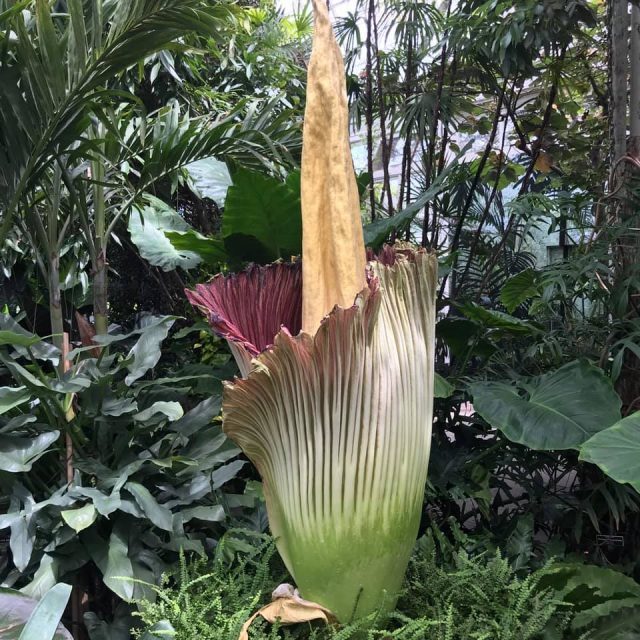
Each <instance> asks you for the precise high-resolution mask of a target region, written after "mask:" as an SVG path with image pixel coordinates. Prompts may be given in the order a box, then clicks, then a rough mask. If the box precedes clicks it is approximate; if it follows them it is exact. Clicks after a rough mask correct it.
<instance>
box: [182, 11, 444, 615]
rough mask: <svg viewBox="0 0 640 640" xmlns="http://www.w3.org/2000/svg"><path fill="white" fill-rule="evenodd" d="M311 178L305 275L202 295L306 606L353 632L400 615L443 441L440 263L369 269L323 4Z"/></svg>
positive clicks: (307, 138) (425, 257) (408, 255)
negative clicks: (436, 385) (389, 614)
mask: <svg viewBox="0 0 640 640" xmlns="http://www.w3.org/2000/svg"><path fill="white" fill-rule="evenodd" d="M314 10H315V16H316V23H315V25H316V28H315V34H314V45H313V52H312V55H311V61H310V63H309V76H308V90H307V104H306V112H305V122H304V132H303V156H302V171H301V201H302V227H303V242H302V266H301V267H300V264H299V263H292V264H284V263H274V264H272V265H269V266H266V267H263V268H257V267H250V268H249V269H248V270H246V271H244V272H243V273H240V274H238V275H232V276H229V277H224V276H217V277H216V278H214V279H213V280H212V281H211V282H210V283H208V284H206V285H199V286H198V287H197V288H196V290H195V291H191V292H188V296H189V299H190V300H191V302H192V304H194V306H196V307H198V308H199V309H201V310H202V311H203V312H204V313H205V314H206V315H207V317H208V318H209V320H210V322H211V324H212V326H213V327H214V329H215V330H216V331H217V332H218V333H219V334H220V335H222V336H223V337H225V338H227V339H228V341H229V344H230V346H231V350H232V352H233V353H234V355H235V356H236V359H237V361H238V364H239V366H240V369H241V372H242V375H243V379H241V380H235V381H234V382H233V383H229V384H227V386H226V388H225V396H224V405H223V412H224V430H225V432H226V433H227V434H228V435H229V436H230V437H231V438H232V439H233V440H234V441H235V442H236V443H237V444H238V445H239V446H240V447H241V448H242V450H243V451H244V452H245V453H246V454H247V456H248V457H249V458H250V459H251V461H252V462H253V463H254V464H255V466H256V467H257V469H258V471H259V472H260V475H261V476H262V479H263V482H264V494H265V498H266V503H267V510H268V513H269V524H270V527H271V531H272V533H273V535H274V537H275V539H276V544H277V547H278V550H279V552H280V555H281V556H282V559H283V560H284V563H285V564H286V566H287V568H288V570H289V571H290V573H291V575H292V576H293V578H294V580H295V582H296V584H297V586H298V587H299V589H300V592H301V594H302V596H303V597H304V598H305V599H307V600H312V601H314V602H318V603H320V604H321V605H323V606H324V607H326V608H328V609H330V610H331V611H332V612H333V613H334V614H335V615H336V616H337V618H338V619H339V620H341V621H342V622H349V621H351V620H356V619H358V618H361V617H366V616H367V615H369V614H371V613H372V612H375V611H378V610H379V609H380V608H381V607H383V606H384V607H385V608H389V609H391V608H393V604H394V602H395V597H396V594H397V592H398V590H399V589H400V586H401V584H402V578H403V575H404V571H405V569H406V566H407V562H408V560H409V556H410V554H411V549H412V548H413V544H414V542H415V538H416V535H417V532H418V525H419V520H420V513H421V506H422V500H423V492H424V485H425V480H426V475H427V465H428V460H429V450H430V441H431V413H432V401H433V379H434V374H433V359H434V342H435V336H434V327H435V293H436V291H435V290H436V271H437V262H436V258H435V256H434V255H433V254H431V253H429V252H427V251H426V250H424V249H420V250H416V249H413V248H411V247H407V246H403V245H396V246H393V247H389V246H387V247H386V248H384V249H383V250H382V251H381V252H380V253H379V254H378V255H377V256H370V258H371V260H370V261H369V262H368V263H367V260H366V254H365V246H364V240H363V233H362V221H361V217H360V199H359V193H358V188H357V184H356V179H355V173H354V170H353V163H352V159H351V153H350V148H349V137H348V110H347V98H346V91H345V82H344V65H343V61H342V55H341V53H340V50H339V47H338V45H337V43H336V41H335V38H334V36H333V31H332V27H331V23H330V21H329V14H328V11H327V7H326V5H325V3H324V1H323V0H317V1H314Z"/></svg>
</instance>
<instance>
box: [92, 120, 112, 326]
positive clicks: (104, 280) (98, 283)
mask: <svg viewBox="0 0 640 640" xmlns="http://www.w3.org/2000/svg"><path fill="white" fill-rule="evenodd" d="M100 135H101V132H100V131H98V136H100ZM92 178H93V209H94V220H95V246H96V248H97V252H96V258H95V260H94V263H93V272H94V273H93V314H94V317H95V329H96V334H98V335H105V334H106V333H107V331H108V328H109V310H108V300H109V297H108V296H109V278H108V274H107V239H108V233H107V229H106V203H105V199H104V179H105V169H104V164H103V162H102V161H101V160H96V161H95V162H93V163H92Z"/></svg>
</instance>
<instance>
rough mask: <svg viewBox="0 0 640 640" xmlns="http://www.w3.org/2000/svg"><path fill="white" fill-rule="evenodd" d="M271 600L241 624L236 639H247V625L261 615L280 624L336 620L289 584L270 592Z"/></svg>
mask: <svg viewBox="0 0 640 640" xmlns="http://www.w3.org/2000/svg"><path fill="white" fill-rule="evenodd" d="M271 597H272V599H273V600H272V602H270V603H269V604H267V605H265V606H264V607H262V609H260V610H259V611H256V612H255V613H254V614H253V615H252V616H251V617H250V618H249V619H248V620H247V621H246V622H245V623H244V625H243V626H242V630H241V631H240V635H239V636H238V640H249V627H250V626H251V624H252V623H253V621H254V620H255V619H256V618H257V617H258V616H261V617H262V618H264V619H265V620H266V621H267V622H270V623H274V622H275V621H276V620H279V621H280V624H298V623H300V622H310V621H311V620H324V621H325V622H326V623H327V624H334V623H335V622H337V620H336V617H335V616H334V615H333V614H332V613H331V611H329V609H325V607H323V606H322V605H320V604H317V603H316V602H309V601H308V600H304V599H303V598H301V597H300V595H299V593H298V590H297V589H295V588H294V587H293V586H292V585H290V584H281V585H279V586H278V587H276V589H275V590H274V591H273V593H272V594H271Z"/></svg>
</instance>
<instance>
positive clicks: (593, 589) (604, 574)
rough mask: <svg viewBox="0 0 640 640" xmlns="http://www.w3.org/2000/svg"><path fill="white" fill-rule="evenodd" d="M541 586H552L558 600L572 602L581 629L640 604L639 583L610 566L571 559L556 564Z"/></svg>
mask: <svg viewBox="0 0 640 640" xmlns="http://www.w3.org/2000/svg"><path fill="white" fill-rule="evenodd" d="M539 586H540V587H541V588H543V589H553V591H554V592H555V596H556V598H557V599H558V600H561V601H563V602H566V603H568V604H570V605H571V607H572V609H571V611H572V621H571V627H572V629H574V630H578V629H579V630H580V631H581V632H584V630H585V629H586V628H593V627H595V628H598V627H599V626H600V623H601V622H602V621H604V620H606V619H607V618H608V617H609V616H611V615H613V614H617V615H619V616H622V617H624V616H626V615H628V613H631V612H632V611H635V610H636V609H637V608H638V607H639V606H640V584H638V583H637V582H636V581H635V580H633V578H630V577H629V576H626V575H624V574H623V573H621V572H620V571H615V570H614V569H610V568H607V567H599V566H596V565H588V564H578V563H569V562H566V563H560V564H556V565H554V566H552V567H551V569H550V570H549V571H548V573H547V574H546V575H545V576H544V577H543V578H542V580H541V582H540V584H539ZM571 637H573V636H571ZM588 637H591V636H590V635H589V636H588Z"/></svg>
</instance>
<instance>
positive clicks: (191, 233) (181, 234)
mask: <svg viewBox="0 0 640 640" xmlns="http://www.w3.org/2000/svg"><path fill="white" fill-rule="evenodd" d="M164 235H165V236H166V237H167V239H168V240H169V242H170V243H171V245H172V246H173V248H174V249H176V250H177V251H180V252H190V253H194V254H196V255H197V256H198V257H199V258H200V260H201V261H202V262H204V263H206V264H209V265H218V264H220V263H221V262H224V261H225V260H226V259H227V252H226V251H225V248H224V242H223V241H222V240H219V239H218V238H208V237H207V236H203V235H202V234H201V233H198V232H197V231H195V230H193V229H189V230H187V231H165V232H164Z"/></svg>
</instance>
